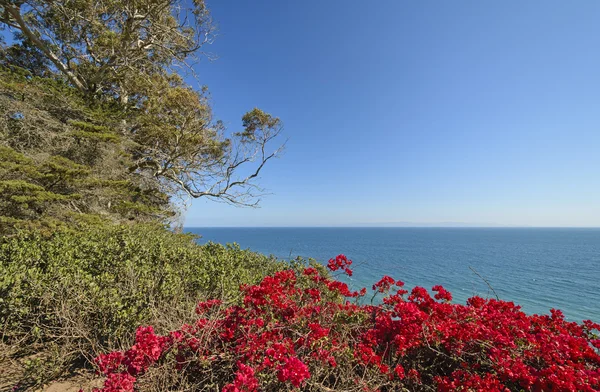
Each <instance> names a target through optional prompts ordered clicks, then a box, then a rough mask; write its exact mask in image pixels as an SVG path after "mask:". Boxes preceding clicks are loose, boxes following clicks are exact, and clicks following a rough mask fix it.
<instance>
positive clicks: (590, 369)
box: [96, 255, 600, 392]
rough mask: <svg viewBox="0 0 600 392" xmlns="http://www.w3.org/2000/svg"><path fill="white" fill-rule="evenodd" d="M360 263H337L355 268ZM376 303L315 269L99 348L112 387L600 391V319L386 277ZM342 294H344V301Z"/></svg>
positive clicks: (108, 389) (109, 390)
mask: <svg viewBox="0 0 600 392" xmlns="http://www.w3.org/2000/svg"><path fill="white" fill-rule="evenodd" d="M350 264H351V261H349V260H347V259H346V258H345V257H344V256H342V255H340V256H338V257H336V258H335V259H332V260H330V262H329V268H330V269H331V270H332V271H344V272H345V273H347V274H352V271H351V269H350V268H349V266H350ZM372 289H373V292H374V293H375V294H377V295H382V296H383V301H382V302H381V304H378V305H370V304H366V305H361V304H360V303H359V302H356V301H352V302H350V301H349V300H352V299H356V298H360V297H363V296H365V295H366V290H365V289H362V290H360V291H351V290H350V289H349V287H348V286H347V285H346V284H345V283H342V282H340V281H338V280H335V279H331V278H329V277H328V276H327V275H326V274H323V273H322V272H320V271H318V270H317V269H315V268H313V267H308V268H305V269H304V270H298V269H289V270H283V271H279V272H277V273H275V274H272V275H270V276H267V277H265V278H264V279H263V280H262V282H260V283H259V284H256V285H242V286H241V288H240V290H241V292H242V293H243V300H242V302H241V303H240V304H227V303H226V302H223V301H221V300H220V299H211V300H207V301H203V302H200V303H199V304H198V305H197V307H196V313H197V319H196V320H195V322H194V323H190V324H185V325H183V326H182V327H181V328H179V329H177V330H174V331H171V332H170V333H169V334H165V335H159V334H156V333H155V332H154V330H153V328H152V327H151V326H143V327H139V328H138V329H137V332H136V341H135V344H134V345H133V346H132V347H131V348H130V349H128V350H126V351H114V352H111V353H107V354H103V355H100V356H99V357H98V358H97V359H96V362H97V365H98V367H99V370H100V372H102V373H103V374H104V375H106V380H105V384H104V388H103V389H102V391H105V392H113V391H133V390H134V389H135V390H221V391H225V392H240V391H247V392H249V391H281V390H302V391H313V390H314V391H332V390H336V391H342V390H343V391H402V390H406V391H429V390H438V391H461V390H462V391H524V390H533V391H576V390H578V391H595V390H599V389H600V355H599V348H600V340H598V337H597V335H596V334H595V333H597V331H598V329H599V328H600V325H598V324H596V323H593V322H591V321H585V322H584V323H583V324H577V323H574V322H568V321H566V320H565V319H564V317H563V315H562V313H561V312H560V311H558V310H552V311H551V314H550V315H527V314H525V313H523V312H522V311H521V310H520V308H519V307H518V306H516V305H515V304H513V303H511V302H505V301H501V300H496V299H484V298H480V297H472V298H470V299H469V300H468V301H467V304H466V305H461V304H453V303H451V300H452V295H451V294H450V293H449V292H448V291H446V290H445V289H444V288H443V287H441V286H435V287H433V288H432V291H433V292H434V293H435V294H434V295H433V297H432V296H431V295H430V293H429V292H428V291H427V290H425V289H424V288H422V287H415V288H414V289H412V290H411V291H410V292H409V291H407V290H405V289H404V288H403V283H402V282H401V281H397V280H394V279H393V278H391V277H389V276H385V277H384V278H383V279H381V280H380V281H379V282H377V283H376V284H375V285H373V287H372ZM340 298H342V299H341V300H340Z"/></svg>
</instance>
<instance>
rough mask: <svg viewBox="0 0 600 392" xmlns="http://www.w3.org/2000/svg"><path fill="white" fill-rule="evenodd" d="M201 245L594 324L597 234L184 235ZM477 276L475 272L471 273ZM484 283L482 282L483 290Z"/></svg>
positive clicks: (597, 317) (365, 231)
mask: <svg viewBox="0 0 600 392" xmlns="http://www.w3.org/2000/svg"><path fill="white" fill-rule="evenodd" d="M186 230H187V231H189V232H193V233H195V234H199V235H201V236H202V237H201V238H200V239H199V240H198V242H200V243H205V242H208V241H213V242H218V243H233V242H235V243H237V244H239V245H240V246H241V247H242V248H244V249H246V248H249V249H251V250H254V251H257V252H261V253H265V254H272V255H275V256H277V257H278V258H282V259H290V258H295V257H296V256H302V257H305V258H309V257H311V258H314V259H316V260H317V261H319V262H322V263H326V262H327V260H329V259H330V258H331V257H334V256H336V255H337V254H340V253H343V254H345V255H346V256H348V257H349V258H350V259H352V260H353V262H354V263H353V267H354V268H353V269H354V275H353V277H352V278H351V281H350V282H349V283H350V284H351V285H352V286H353V287H354V288H360V287H367V288H368V289H369V288H370V287H371V286H372V285H373V283H375V282H376V281H377V280H379V279H380V278H381V277H382V276H383V275H390V276H392V277H393V278H395V279H400V280H402V281H404V282H405V283H406V286H407V287H409V288H411V287H413V286H423V287H425V288H427V289H431V287H432V286H434V285H436V284H441V285H443V286H444V287H445V288H446V289H448V290H450V291H451V292H452V294H453V296H454V301H455V302H460V303H464V302H465V301H466V299H467V298H469V297H471V296H473V295H480V296H483V297H489V298H493V297H494V293H493V292H492V290H491V289H490V286H491V287H492V288H493V290H494V291H495V292H496V293H497V294H498V296H499V297H500V298H501V299H503V300H507V301H513V302H515V303H517V304H519V305H521V306H522V308H523V310H524V311H525V312H527V313H538V314H547V313H548V312H549V309H550V308H555V309H560V310H562V311H563V312H564V313H565V316H566V317H567V319H569V320H572V321H578V322H579V321H581V320H584V319H590V320H593V321H596V322H600V229H562V228H560V229H559V228H548V229H546V228H187V229H186ZM474 271H476V272H474ZM484 279H485V280H486V281H487V282H488V283H489V285H488V283H486V282H485V281H484Z"/></svg>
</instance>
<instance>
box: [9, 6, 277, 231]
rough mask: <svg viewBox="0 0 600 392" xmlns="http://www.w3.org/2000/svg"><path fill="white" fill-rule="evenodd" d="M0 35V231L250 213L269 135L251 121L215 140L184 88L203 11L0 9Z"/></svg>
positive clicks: (270, 149) (207, 26)
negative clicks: (230, 207)
mask: <svg viewBox="0 0 600 392" xmlns="http://www.w3.org/2000/svg"><path fill="white" fill-rule="evenodd" d="M0 26H2V27H3V28H4V29H8V31H10V32H12V33H13V42H12V43H11V44H6V43H2V44H1V47H0V66H1V67H2V68H1V70H0V77H1V79H0V159H1V163H0V188H1V189H2V190H3V191H2V196H0V216H2V217H3V218H2V219H3V222H4V223H7V222H9V223H15V222H21V223H23V222H29V223H31V222H37V223H39V222H42V221H43V222H44V223H43V224H45V225H49V226H52V225H54V224H58V223H61V222H65V221H70V220H77V219H82V218H84V217H85V219H88V218H90V217H94V219H95V218H97V217H102V218H109V219H112V220H148V219H161V220H165V219H169V218H170V219H173V217H175V216H177V212H178V208H177V206H178V205H180V204H181V203H179V202H178V200H179V198H180V197H186V198H187V197H193V198H198V197H206V198H210V199H213V200H217V201H223V202H227V203H231V204H236V205H244V206H256V205H257V203H258V202H259V200H260V195H261V194H262V193H263V192H262V190H261V189H260V187H259V186H258V185H257V184H256V182H255V181H256V179H257V178H258V176H259V175H260V172H261V170H262V169H263V167H264V166H265V164H266V163H267V162H268V161H269V160H271V159H272V158H274V157H276V156H277V154H278V153H279V152H280V151H281V147H277V146H276V145H272V144H274V139H275V138H276V137H277V136H278V135H279V134H280V132H281V129H282V127H281V122H280V120H279V119H278V118H276V117H273V116H271V115H269V114H267V113H265V112H263V111H261V110H260V109H256V108H255V109H253V110H251V111H250V112H248V113H246V114H245V115H244V116H243V118H242V129H241V130H240V131H237V132H236V131H228V130H227V129H225V127H224V126H223V124H222V123H221V122H220V121H216V120H215V119H214V118H213V114H212V109H211V105H210V99H209V94H208V92H207V90H206V88H202V89H201V90H196V89H194V88H192V87H191V86H190V85H189V84H188V83H186V77H189V76H191V75H190V73H191V72H193V68H192V65H193V63H194V61H195V60H196V59H197V58H198V55H199V54H200V53H201V52H200V51H201V48H202V47H203V45H205V44H206V43H208V42H210V41H211V39H212V31H213V28H212V24H211V19H210V14H209V12H208V9H207V8H206V6H205V4H204V2H203V1H202V0H194V1H183V0H182V1H174V0H125V1H99V0H62V1H52V2H47V1H23V0H16V1H15V0H0ZM186 70H187V71H190V72H187V71H186ZM187 80H190V79H189V78H188V79H187ZM37 223H36V224H37Z"/></svg>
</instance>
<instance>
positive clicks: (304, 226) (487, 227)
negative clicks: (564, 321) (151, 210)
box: [183, 225, 600, 229]
mask: <svg viewBox="0 0 600 392" xmlns="http://www.w3.org/2000/svg"><path fill="white" fill-rule="evenodd" d="M183 228H184V229H185V228H188V229H301V228H305V229H319V228H322V229H600V226H500V225H497V226H468V225H465V226H441V225H431V226H429V225H422V226H391V225H388V226H376V225H373V226H366V225H359V226H352V225H348V226H328V225H319V226H306V225H302V226H183Z"/></svg>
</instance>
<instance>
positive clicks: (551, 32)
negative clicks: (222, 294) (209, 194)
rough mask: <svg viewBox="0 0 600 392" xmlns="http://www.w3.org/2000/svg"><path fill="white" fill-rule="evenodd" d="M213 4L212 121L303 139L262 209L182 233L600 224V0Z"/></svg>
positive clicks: (277, 172) (220, 212) (218, 215)
mask: <svg viewBox="0 0 600 392" xmlns="http://www.w3.org/2000/svg"><path fill="white" fill-rule="evenodd" d="M208 4H209V6H210V7H211V9H212V11H213V17H214V19H215V21H216V22H217V24H218V26H219V31H218V36H217V38H216V40H215V42H214V44H213V45H211V46H209V47H208V48H207V50H208V51H210V52H212V53H214V54H215V55H217V56H218V59H217V60H216V61H212V62H209V61H201V62H200V64H199V65H198V66H197V67H196V70H197V72H198V75H199V79H200V81H201V82H202V83H203V84H206V85H208V87H209V89H210V91H211V94H212V98H213V103H214V110H215V113H216V117H218V118H220V119H222V120H223V121H224V122H225V124H226V125H227V126H228V127H229V129H230V130H231V131H237V130H239V129H240V127H241V116H242V115H243V113H245V112H246V111H248V110H250V109H252V108H253V107H259V108H261V109H263V110H265V111H268V112H270V113H272V114H274V115H276V116H278V117H280V118H281V119H282V121H283V122H284V125H285V131H284V132H285V137H286V138H288V139H289V141H288V143H287V148H286V151H285V154H284V155H283V156H282V157H281V158H280V159H278V160H276V161H274V162H272V164H271V165H269V166H268V167H266V168H265V170H264V171H263V172H262V176H261V179H260V184H261V185H262V186H263V187H264V188H266V189H267V190H268V191H269V192H270V193H271V194H270V195H268V196H267V197H265V198H264V199H263V200H262V202H261V208H259V209H248V208H236V207H233V206H229V205H225V204H218V203H214V202H207V201H204V200H202V199H199V200H194V201H193V202H192V203H191V206H190V207H189V208H188V211H187V215H186V222H185V223H186V226H338V225H361V224H367V225H368V224H371V225H379V224H389V223H394V222H413V223H415V224H424V223H434V224H439V223H443V222H466V223H474V224H484V225H488V224H491V225H526V226H600V132H599V126H600V24H599V23H598V17H599V16H600V2H597V1H595V0H594V1H578V2H564V1H550V0H544V1H527V2H523V1H502V2H481V1H447V2H442V1H418V2H417V1H397V0H380V1H374V2H364V1H355V0H346V1H341V0H339V1H338V0H327V1H322V0H321V1H315V0H309V1H302V2H292V1H275V0H273V1H252V2H250V1H234V0H221V1H214V0H213V1H209V3H208Z"/></svg>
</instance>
